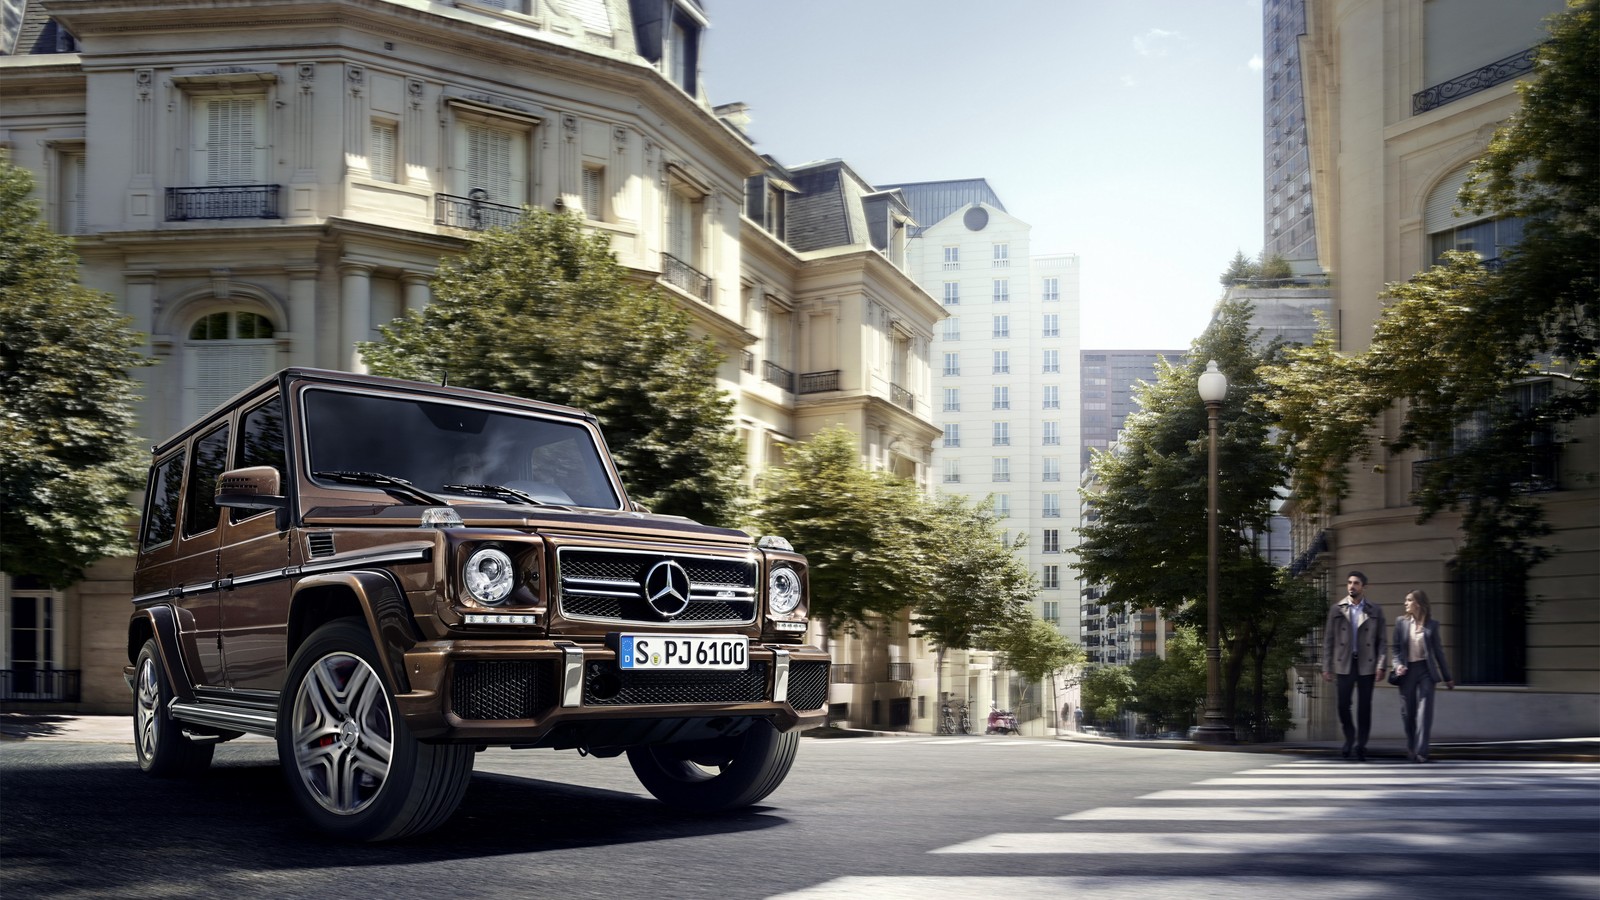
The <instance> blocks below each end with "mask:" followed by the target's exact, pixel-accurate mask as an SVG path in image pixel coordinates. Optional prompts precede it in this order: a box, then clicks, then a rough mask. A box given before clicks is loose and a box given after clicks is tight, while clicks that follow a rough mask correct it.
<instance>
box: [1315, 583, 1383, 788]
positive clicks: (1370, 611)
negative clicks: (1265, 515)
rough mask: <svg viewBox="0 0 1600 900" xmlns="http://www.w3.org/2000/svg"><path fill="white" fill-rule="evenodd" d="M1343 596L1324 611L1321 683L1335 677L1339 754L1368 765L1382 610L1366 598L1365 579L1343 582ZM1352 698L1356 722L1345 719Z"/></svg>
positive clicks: (1380, 653) (1380, 674)
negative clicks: (1341, 741) (1341, 734)
mask: <svg viewBox="0 0 1600 900" xmlns="http://www.w3.org/2000/svg"><path fill="white" fill-rule="evenodd" d="M1345 592H1346V594H1347V596H1346V597H1345V598H1344V599H1343V600H1341V601H1339V602H1338V603H1336V604H1334V605H1333V606H1332V607H1330V608H1329V609H1328V622H1327V627H1325V628H1323V629H1322V680H1323V681H1332V680H1333V679H1334V676H1335V675H1337V676H1338V677H1339V687H1338V691H1339V724H1340V725H1341V726H1343V727H1344V749H1343V750H1342V751H1341V752H1340V754H1339V755H1340V756H1343V757H1344V758H1345V759H1349V758H1350V751H1351V750H1352V749H1353V750H1355V754H1356V759H1358V760H1360V761H1361V762H1366V761H1367V735H1368V734H1369V733H1371V731H1372V685H1373V682H1374V681H1376V680H1377V679H1379V678H1382V677H1383V668H1384V666H1383V661H1384V647H1385V643H1384V622H1383V610H1382V609H1381V608H1380V607H1379V606H1378V604H1376V603H1373V602H1372V601H1371V600H1368V599H1367V576H1365V575H1363V574H1362V573H1360V572H1351V573H1350V577H1349V578H1347V579H1345ZM1352 693H1353V694H1355V699H1356V714H1355V720H1354V721H1352V720H1351V717H1350V695H1351V694H1352Z"/></svg>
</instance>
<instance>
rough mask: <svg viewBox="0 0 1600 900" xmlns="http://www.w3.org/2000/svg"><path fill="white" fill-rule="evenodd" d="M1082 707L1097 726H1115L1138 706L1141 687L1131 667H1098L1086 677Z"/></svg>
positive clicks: (1084, 676) (1082, 690) (1082, 692)
mask: <svg viewBox="0 0 1600 900" xmlns="http://www.w3.org/2000/svg"><path fill="white" fill-rule="evenodd" d="M1079 690H1080V692H1081V693H1080V694H1079V696H1080V697H1081V698H1082V705H1083V708H1084V709H1085V710H1088V715H1089V716H1091V717H1092V718H1093V719H1094V721H1096V722H1102V723H1106V722H1114V721H1116V718H1117V716H1118V715H1120V714H1121V713H1122V711H1123V710H1124V709H1126V708H1127V707H1128V706H1129V705H1131V704H1133V703H1135V702H1137V697H1138V685H1137V684H1135V683H1134V680H1133V673H1132V672H1130V671H1129V670H1128V667H1127V666H1094V667H1092V668H1090V669H1089V671H1087V672H1085V673H1084V675H1083V685H1082V687H1081V688H1080V689H1079Z"/></svg>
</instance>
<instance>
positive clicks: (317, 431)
mask: <svg viewBox="0 0 1600 900" xmlns="http://www.w3.org/2000/svg"><path fill="white" fill-rule="evenodd" d="M154 453H155V455H154V461H153V463H152V465H151V467H150V478H149V484H148V493H147V497H146V500H145V508H144V519H143V523H142V526H141V529H140V534H139V557H138V564H137V569H136V573H135V576H134V594H135V596H134V598H133V607H134V611H133V617H132V620H131V621H130V623H129V628H128V659H129V662H130V663H131V665H129V666H128V667H127V669H126V670H125V674H126V677H127V679H128V683H129V686H130V687H131V688H132V690H133V694H134V713H135V717H134V728H135V746H136V749H137V753H138V758H139V765H140V767H141V768H143V769H144V770H145V771H147V772H149V773H151V774H152V775H177V774H183V773H190V772H196V771H199V770H201V769H203V768H205V767H206V766H207V765H208V764H209V763H210V761H211V757H212V751H213V750H214V748H215V745H216V744H217V743H218V742H220V741H226V740H229V739H230V738H234V737H238V736H240V735H241V734H245V733H253V734H260V735H267V736H270V737H273V738H275V739H276V740H277V745H278V756H279V759H280V761H281V764H282V766H283V769H284V773H285V776H286V780H287V781H288V784H289V790H290V793H292V794H293V796H294V797H295V800H296V801H297V802H298V804H299V805H300V807H301V808H302V809H304V811H305V812H306V814H307V815H309V816H310V817H311V818H312V819H313V820H314V821H315V822H316V824H317V825H318V826H320V827H321V828H323V829H325V830H327V831H328V832H331V833H333V834H336V835H340V836H343V837H346V838H350V839H355V840H385V839H391V838H397V837H402V836H406V835H412V834H419V833H421V832H424V831H427V830H429V829H432V828H436V827H438V826H439V825H440V824H442V823H443V822H444V821H445V820H446V819H448V818H449V817H450V815H451V813H452V812H453V811H454V810H455V808H456V807H457V805H458V804H459V803H460V800H461V797H462V794H463V793H464V792H465V790H466V786H467V782H468V780H469V778H470V777H471V773H472V760H473V754H474V752H475V751H476V750H478V749H480V748H483V747H487V746H502V747H517V748H534V747H547V748H554V749H565V750H578V751H580V752H583V753H589V754H593V755H596V756H606V757H609V756H616V755H618V754H622V753H626V754H627V755H628V762H629V763H630V764H631V765H632V767H633V770H634V772H635V773H637V775H638V777H639V780H640V782H641V783H643V785H644V787H645V788H646V789H647V790H649V792H650V793H652V794H654V795H655V796H656V797H658V798H660V799H661V800H663V801H665V802H667V803H669V804H673V805H676V806H679V807H683V808H686V809H690V810H699V811H706V810H721V809H728V808H733V807H739V806H745V805H749V804H752V803H755V802H757V801H759V800H761V799H762V798H763V797H765V796H767V795H768V794H769V793H771V792H772V791H773V790H774V789H775V788H777V786H778V785H779V784H780V783H781V782H782V781H783V778H784V776H785V775H786V774H787V773H788V771H789V768H790V766H791V765H792V764H793V762H794V756H795V750H796V746H797V744H798V729H800V728H801V727H805V726H809V725H813V724H819V723H820V721H821V719H822V716H823V706H824V704H825V703H826V701H827V693H828V657H827V655H826V654H825V653H824V652H822V651H820V650H818V649H817V648H815V647H812V646H807V645H805V643H804V641H805V634H806V615H807V606H808V600H809V598H808V593H807V591H808V586H807V578H806V561H805V558H804V557H802V556H800V555H798V554H796V553H795V552H793V550H792V549H791V548H790V546H789V545H788V543H787V542H786V541H784V540H782V539H781V538H776V537H766V538H762V539H761V540H759V541H754V540H752V539H751V538H750V537H749V536H748V535H746V534H745V533H744V532H741V531H734V530H730V529H725V528H713V527H708V526H705V525H700V524H697V523H695V522H692V521H690V520H688V519H684V518H679V517H673V516H661V515H652V514H650V513H648V512H646V511H645V510H644V509H642V508H641V507H639V506H637V505H636V504H633V503H630V502H629V500H628V498H627V494H626V492H625V491H624V490H623V486H622V482H621V479H620V478H619V477H618V474H617V470H616V468H615V466H614V465H613V463H612V460H611V456H610V454H609V452H608V451H607V449H606V446H605V441H604V439H603V437H602V436H601V433H600V429H599V427H598V424H597V422H596V420H595V418H594V417H593V416H591V415H588V414H586V413H583V412H580V411H578V410H575V409H570V408H567V407H562V406H556V405H552V404H548V403H540V402H536V401H532V400H523V399H517V398H513V397H506V396H501V395H498V394H492V393H487V392H483V391H475V390H466V389H462V388H455V387H444V386H439V385H430V384H420V383H415V382H407V381H398V380H394V379H388V378H378V377H371V376H365V375H353V374H349V373H344V372H331V371H320V370H314V369H299V368H293V369H286V370H284V371H282V372H280V373H278V374H277V375H274V376H273V377H271V378H269V379H267V380H266V381H263V382H262V383H260V384H258V385H256V386H255V387H253V388H251V389H249V390H247V391H245V392H243V393H241V394H240V395H238V396H237V397H235V398H234V399H233V400H231V401H230V402H228V403H227V404H225V405H224V406H223V407H222V408H220V409H218V410H216V411H215V412H212V413H210V414H208V415H207V416H205V417H204V418H203V419H201V420H200V421H198V422H197V423H195V424H194V425H192V426H190V427H188V428H185V429H184V430H183V431H181V432H179V433H178V434H177V435H175V436H174V437H172V438H171V439H170V440H167V441H165V442H163V443H161V444H159V445H158V446H156V447H155V448H154Z"/></svg>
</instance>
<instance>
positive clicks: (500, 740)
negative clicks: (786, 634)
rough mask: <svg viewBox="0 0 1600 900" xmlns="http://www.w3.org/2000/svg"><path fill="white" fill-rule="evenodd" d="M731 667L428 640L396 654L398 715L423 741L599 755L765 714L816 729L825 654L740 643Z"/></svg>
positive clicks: (721, 728) (592, 647)
mask: <svg viewBox="0 0 1600 900" xmlns="http://www.w3.org/2000/svg"><path fill="white" fill-rule="evenodd" d="M749 662H750V666H749V668H748V669H747V670H745V671H741V672H721V671H676V672H660V673H643V672H624V671H622V670H619V669H618V668H617V655H616V652H615V651H614V650H613V649H611V648H610V647H607V646H604V645H601V644H594V643H582V644H580V643H577V642H573V641H563V640H537V641H507V640H473V641H461V640H455V641H436V642H428V643H423V644H418V645H417V646H415V647H414V648H412V649H410V650H408V651H406V653H405V672H406V678H407V680H408V681H409V683H410V690H409V691H407V692H404V693H401V694H399V695H398V696H397V697H396V698H395V699H396V701H397V702H398V706H399V710H400V715H401V716H402V718H404V719H405V721H406V724H407V726H408V727H409V728H410V730H411V732H412V734H414V735H416V736H417V737H418V738H420V739H422V740H427V741H437V742H445V743H474V744H498V745H508V746H518V747H558V748H565V747H582V748H587V749H591V750H595V751H596V752H603V751H604V750H605V749H606V748H610V747H621V746H636V745H639V744H653V743H669V742H673V741H679V740H693V739H699V738H704V737H707V736H708V735H709V734H715V733H724V732H728V731H729V730H730V729H735V730H736V729H737V728H739V727H743V723H744V722H747V721H749V720H751V719H766V720H768V721H770V722H771V723H772V724H773V726H774V727H776V728H777V729H778V730H779V731H789V730H791V729H794V728H797V727H805V726H808V725H813V724H821V722H822V720H823V717H824V713H825V710H826V707H827V698H828V669H829V659H828V655H827V653H825V652H823V651H821V650H819V649H817V648H815V647H808V646H793V645H776V644H752V645H751V647H750V653H749Z"/></svg>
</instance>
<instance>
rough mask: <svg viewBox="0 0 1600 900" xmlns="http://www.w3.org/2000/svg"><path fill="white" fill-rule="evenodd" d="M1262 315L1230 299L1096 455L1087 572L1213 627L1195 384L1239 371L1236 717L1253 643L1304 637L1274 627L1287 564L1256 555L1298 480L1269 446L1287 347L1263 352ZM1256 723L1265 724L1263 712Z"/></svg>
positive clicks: (1224, 573) (1234, 453)
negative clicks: (1274, 385)
mask: <svg viewBox="0 0 1600 900" xmlns="http://www.w3.org/2000/svg"><path fill="white" fill-rule="evenodd" d="M1250 316H1251V308H1250V305H1249V303H1247V302H1243V301H1224V302H1223V303H1221V304H1219V305H1218V307H1217V314H1216V316H1215V318H1214V319H1213V321H1212V324H1211V325H1210V326H1209V327H1208V328H1207V329H1206V331H1205V333H1203V334H1202V335H1201V336H1200V337H1199V338H1197V339H1196V340H1195V342H1194V344H1193V346H1192V348H1191V350H1190V355H1189V359H1190V362H1189V363H1188V365H1187V366H1185V367H1183V368H1178V367H1175V366H1173V365H1171V364H1165V365H1163V367H1162V369H1161V371H1160V373H1159V377H1158V378H1157V380H1156V382H1155V383H1153V384H1148V385H1145V386H1144V387H1143V388H1142V389H1141V390H1140V393H1139V402H1140V407H1141V409H1140V411H1139V412H1138V413H1135V414H1134V415H1131V416H1129V417H1128V420H1127V422H1126V423H1125V426H1124V433H1123V438H1122V440H1121V441H1120V442H1119V445H1118V448H1117V450H1116V452H1114V453H1102V454H1098V455H1097V456H1096V457H1095V459H1094V463H1093V465H1094V467H1095V473H1096V474H1097V475H1098V476H1099V481H1100V490H1099V491H1098V492H1097V493H1095V494H1093V495H1092V496H1090V497H1089V498H1088V499H1089V500H1091V501H1092V502H1093V503H1094V504H1095V508H1096V510H1097V511H1098V512H1099V517H1098V519H1097V520H1096V521H1094V522H1091V523H1089V524H1087V525H1085V526H1084V527H1083V528H1081V529H1079V533H1080V535H1081V536H1082V542H1081V543H1080V544H1079V546H1078V547H1077V554H1078V559H1079V562H1078V563H1077V568H1078V569H1079V570H1080V571H1081V572H1082V573H1083V576H1084V578H1085V579H1086V580H1087V581H1089V582H1091V583H1094V584H1105V585H1107V589H1106V594H1105V601H1104V602H1106V603H1110V604H1123V603H1126V604H1128V605H1130V606H1131V607H1132V608H1135V609H1142V608H1145V607H1150V606H1153V607H1156V608H1158V609H1160V610H1161V611H1162V612H1163V613H1165V614H1166V615H1167V617H1168V618H1169V619H1172V620H1174V621H1176V622H1177V623H1179V624H1187V625H1196V626H1203V625H1204V624H1205V621H1206V614H1207V610H1206V605H1207V604H1206V565H1207V553H1208V548H1207V532H1206V528H1207V516H1206V502H1207V501H1206V496H1207V482H1208V474H1207V452H1208V450H1207V421H1206V409H1205V406H1204V404H1202V403H1201V401H1200V398H1199V395H1198V393H1197V392H1196V388H1195V384H1196V380H1197V379H1198V377H1199V375H1200V373H1201V371H1203V369H1204V367H1205V365H1206V361H1207V360H1212V359H1215V360H1216V361H1217V363H1218V366H1219V368H1220V369H1221V370H1222V371H1223V372H1224V373H1225V374H1226V375H1227V376H1228V397H1227V400H1226V401H1225V402H1224V403H1223V405H1222V408H1221V410H1220V412H1219V424H1218V437H1217V452H1218V458H1219V465H1218V478H1219V489H1218V510H1219V512H1218V532H1219V537H1218V548H1219V549H1218V571H1219V578H1218V605H1219V612H1220V619H1221V632H1222V633H1221V634H1220V635H1219V641H1220V642H1221V643H1222V644H1223V645H1224V662H1225V670H1224V673H1223V674H1224V678H1225V690H1224V695H1223V696H1224V701H1225V703H1226V704H1227V708H1226V710H1225V714H1226V715H1227V717H1228V718H1229V719H1230V720H1233V719H1235V718H1236V716H1237V713H1236V709H1235V704H1234V701H1233V698H1234V697H1235V695H1236V688H1237V685H1238V684H1239V681H1240V679H1241V678H1242V677H1243V674H1244V669H1245V665H1246V661H1247V659H1248V658H1249V657H1250V655H1251V653H1252V652H1253V651H1252V649H1251V648H1252V646H1254V645H1255V642H1258V641H1260V640H1263V639H1265V640H1271V641H1279V640H1297V639H1298V638H1299V637H1300V634H1294V635H1287V634H1285V633H1284V632H1283V631H1282V630H1281V629H1277V628H1274V627H1273V625H1274V623H1275V622H1276V621H1277V620H1278V617H1279V616H1280V615H1281V614H1282V611H1283V598H1282V597H1281V595H1280V593H1279V588H1278V583H1279V582H1278V578H1277V569H1276V567H1274V566H1273V565H1272V564H1271V563H1270V562H1268V561H1267V560H1266V559H1264V558H1263V557H1262V556H1261V555H1260V554H1258V553H1257V552H1256V537H1255V536H1256V535H1259V534H1263V533H1265V530H1266V528H1267V525H1268V522H1269V520H1270V518H1271V515H1272V509H1273V505H1274V503H1275V501H1276V500H1277V499H1278V487H1279V486H1280V485H1282V484H1284V483H1286V481H1287V479H1288V470H1287V467H1286V461H1285V456H1284V454H1283V452H1282V451H1281V450H1280V449H1279V448H1278V447H1277V446H1276V445H1274V443H1273V442H1272V441H1271V440H1269V433H1270V429H1271V426H1272V421H1271V419H1270V417H1269V416H1268V413H1267V409H1266V406H1265V400H1266V394H1267V391H1266V385H1265V384H1264V383H1263V382H1262V380H1261V376H1260V371H1261V369H1262V368H1263V367H1264V365H1265V364H1266V363H1267V362H1269V361H1270V360H1272V359H1274V358H1276V356H1277V354H1278V353H1279V352H1280V350H1279V348H1278V346H1277V345H1276V344H1273V345H1269V346H1267V347H1264V348H1260V349H1258V348H1256V347H1254V346H1253V345H1252V340H1251V338H1252V337H1253V336H1254V334H1255V332H1254V330H1253V329H1252V328H1251V327H1250ZM1253 718H1254V720H1257V721H1259V720H1261V719H1263V718H1265V712H1264V710H1255V714H1254V717H1253Z"/></svg>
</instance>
